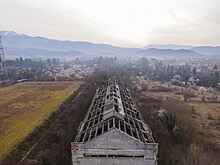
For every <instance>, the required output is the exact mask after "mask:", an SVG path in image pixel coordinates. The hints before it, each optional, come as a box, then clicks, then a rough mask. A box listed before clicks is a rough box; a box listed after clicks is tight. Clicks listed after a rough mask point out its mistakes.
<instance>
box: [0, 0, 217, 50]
mask: <svg viewBox="0 0 220 165" xmlns="http://www.w3.org/2000/svg"><path fill="white" fill-rule="evenodd" d="M0 30H13V31H16V32H18V33H24V34H29V35H32V36H45V37H48V38H57V39H62V40H81V41H90V42H95V43H109V44H113V45H119V46H128V47H135V46H139V47H141V46H145V45H147V44H192V45H220V0H0Z"/></svg>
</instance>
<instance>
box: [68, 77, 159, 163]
mask: <svg viewBox="0 0 220 165" xmlns="http://www.w3.org/2000/svg"><path fill="white" fill-rule="evenodd" d="M157 151H158V144H157V143H155V142H154V139H153V137H152V133H151V130H150V128H149V126H148V125H147V124H146V123H144V120H143V118H142V116H141V114H140V112H139V111H138V109H137V108H136V106H135V104H134V103H133V101H132V98H131V96H130V94H129V90H128V89H127V88H126V86H124V85H122V84H120V83H118V81H117V80H109V82H107V83H106V84H104V85H102V86H101V87H100V88H99V89H98V90H97V92H96V94H95V96H94V98H93V101H92V104H91V105H90V108H89V110H88V112H87V114H86V116H85V118H84V120H83V122H81V124H80V126H79V128H78V134H77V136H76V138H75V140H74V142H72V143H71V152H72V162H73V164H74V165H155V164H157Z"/></svg>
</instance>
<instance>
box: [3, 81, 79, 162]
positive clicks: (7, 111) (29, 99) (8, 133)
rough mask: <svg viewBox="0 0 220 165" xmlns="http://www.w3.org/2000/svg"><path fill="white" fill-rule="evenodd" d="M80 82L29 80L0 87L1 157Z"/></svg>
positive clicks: (76, 87)
mask: <svg viewBox="0 0 220 165" xmlns="http://www.w3.org/2000/svg"><path fill="white" fill-rule="evenodd" d="M80 84H81V82H34V83H32V82H31V83H29V82H28V83H20V84H16V85H13V86H9V87H4V88H0V160H1V159H3V158H4V157H5V156H6V155H7V154H9V153H10V151H11V150H12V149H13V148H14V147H15V146H16V145H17V144H18V143H19V142H21V141H22V140H23V139H24V138H25V137H26V136H27V135H28V134H29V133H30V132H32V131H33V130H34V128H35V127H36V126H38V125H39V124H41V123H42V122H43V120H44V119H46V118H48V117H49V116H50V114H51V113H52V112H53V111H54V110H56V109H57V108H58V106H59V105H60V104H61V103H62V102H63V101H64V100H65V99H66V98H67V97H68V96H70V94H72V93H73V92H74V91H75V90H76V89H78V87H79V86H80Z"/></svg>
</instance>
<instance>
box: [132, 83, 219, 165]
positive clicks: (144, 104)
mask: <svg viewBox="0 0 220 165" xmlns="http://www.w3.org/2000/svg"><path fill="white" fill-rule="evenodd" d="M163 85H164V84H159V86H163ZM152 86H155V87H156V88H157V84H156V85H152ZM152 86H150V89H152ZM165 87H166V88H168V89H172V90H170V92H168V91H165V92H164V91H160V90H155V91H151V90H148V91H142V92H139V93H136V99H137V101H138V106H139V108H140V110H141V112H142V114H143V117H144V118H145V120H146V121H147V122H148V123H149V125H150V127H151V128H152V130H153V135H154V138H155V140H156V142H158V143H159V164H163V165H189V164H194V165H200V164H203V165H215V164H218V163H219V161H220V160H219V156H218V155H219V153H220V138H219V137H220V103H219V97H220V93H219V92H216V93H215V94H216V95H217V96H218V101H216V102H213V101H209V100H207V99H206V100H205V101H202V100H201V97H202V94H199V92H198V91H195V90H192V89H191V91H192V92H193V93H194V96H193V97H191V98H189V99H187V100H186V101H184V100H182V99H181V97H182V94H181V90H180V89H179V88H178V87H173V86H171V87H168V86H166V84H165ZM175 88H177V89H175ZM154 89H155V88H154ZM211 95H212V93H210V92H205V93H204V96H205V98H208V97H211ZM160 109H166V111H167V116H168V117H169V116H172V118H173V119H174V120H175V126H176V127H174V128H172V130H171V131H170V130H169V129H168V128H169V127H168V126H172V125H171V120H169V118H166V119H163V120H161V118H160V117H158V114H159V110H160Z"/></svg>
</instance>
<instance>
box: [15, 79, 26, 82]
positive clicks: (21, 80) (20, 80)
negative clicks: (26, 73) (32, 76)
mask: <svg viewBox="0 0 220 165" xmlns="http://www.w3.org/2000/svg"><path fill="white" fill-rule="evenodd" d="M27 80H28V79H19V80H17V81H16V83H21V82H25V81H27Z"/></svg>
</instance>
